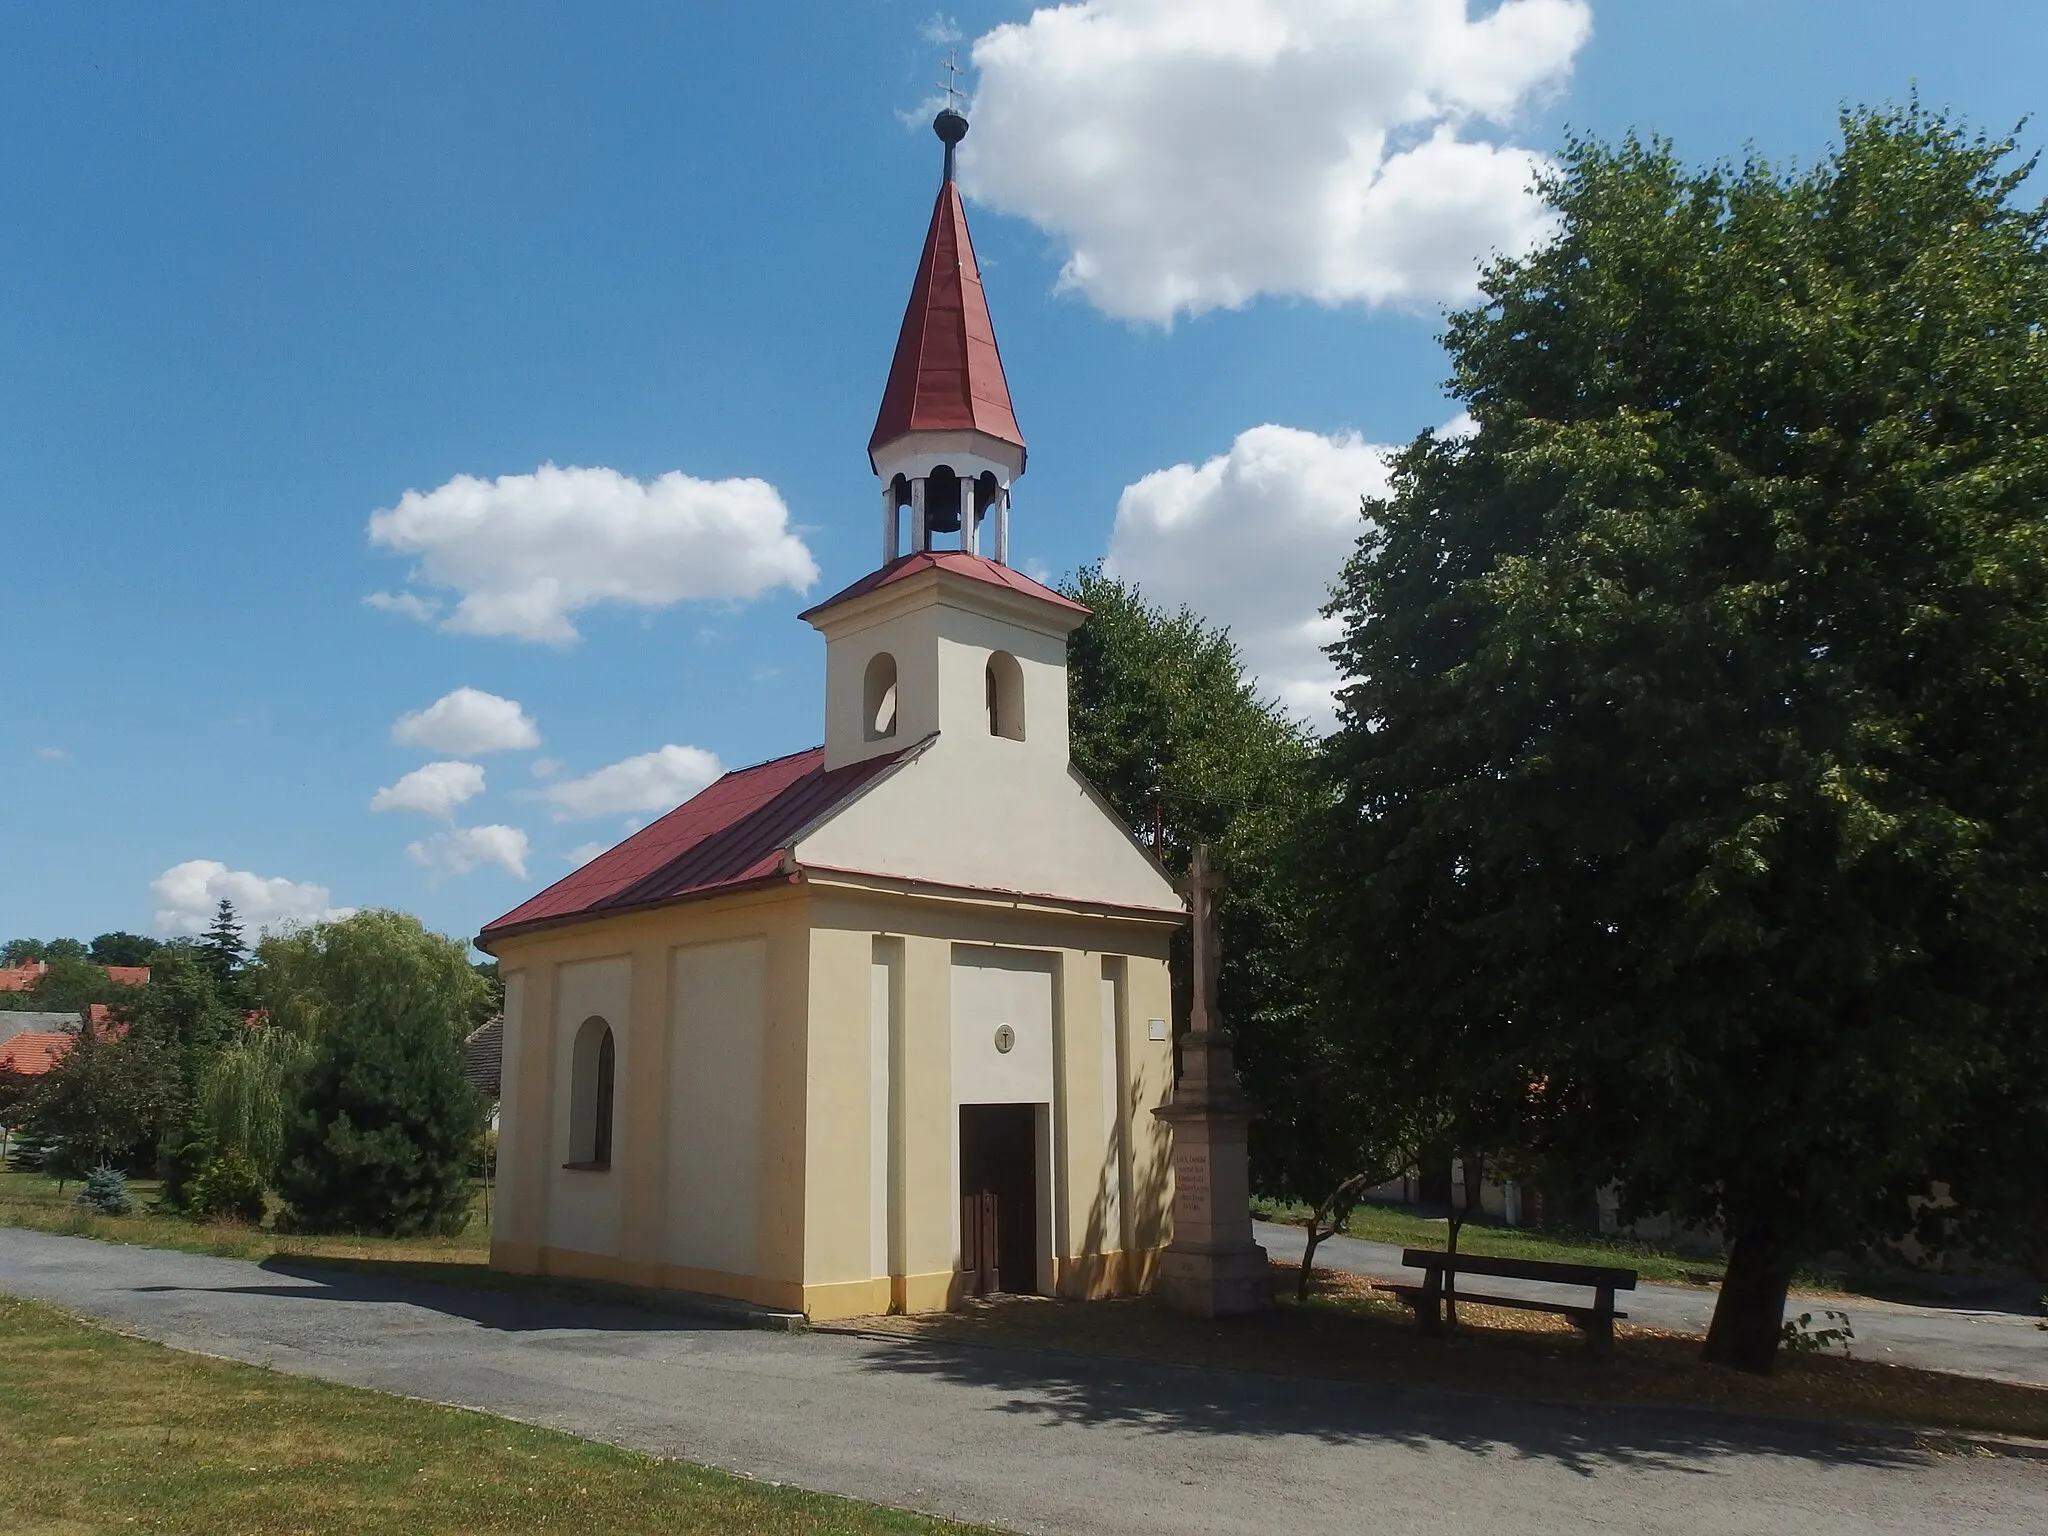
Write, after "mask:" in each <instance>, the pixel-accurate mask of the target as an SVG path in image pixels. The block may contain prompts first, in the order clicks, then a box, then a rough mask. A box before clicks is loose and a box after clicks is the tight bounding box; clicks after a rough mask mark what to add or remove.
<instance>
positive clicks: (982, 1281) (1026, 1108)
mask: <svg viewBox="0 0 2048 1536" xmlns="http://www.w3.org/2000/svg"><path fill="white" fill-rule="evenodd" d="M991 1216H992V1217H993V1221H992V1222H991V1220H990V1217H991ZM991 1225H993V1227H994V1229H995V1230H994V1233H993V1234H992V1235H993V1238H994V1241H993V1242H992V1243H991V1242H990V1241H989V1237H990V1236H991V1234H990V1233H989V1227H990V1226H991ZM960 1247H961V1254H962V1261H961V1268H962V1269H963V1270H965V1271H966V1273H967V1277H968V1288H969V1289H970V1290H972V1291H975V1292H976V1293H985V1292H986V1291H990V1290H1002V1291H1009V1292H1011V1293H1012V1294H1016V1295H1035V1294H1036V1293H1037V1291H1038V1106H1037V1105H1035V1104H962V1105H961V1106H960ZM991 1260H993V1263H991V1262H990V1261H991Z"/></svg>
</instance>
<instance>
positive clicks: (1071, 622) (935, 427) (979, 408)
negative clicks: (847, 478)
mask: <svg viewBox="0 0 2048 1536" xmlns="http://www.w3.org/2000/svg"><path fill="white" fill-rule="evenodd" d="M932 131H933V132H934V133H936V134H937V135H938V136H939V141H940V142H941V143H943V144H944V145H945V146H946V161H945V173H944V175H943V176H942V178H941V179H940V181H939V198H938V204H937V206H936V207H934V208H933V209H932V222H931V228H930V229H929V230H927V231H926V232H925V237H924V253H923V255H922V256H920V257H919V259H918V264H917V277H916V279H915V280H914V281H913V282H912V283H911V286H910V305H909V308H908V309H906V310H905V311H904V315H903V329H902V331H901V333H900V334H899V335H898V336H897V338H896V355H895V358H894V360H893V361H892V362H891V363H890V365H889V383H888V387H887V388H886V389H884V390H883V392H882V409H881V412H880V413H879V414H878V415H877V416H876V418H875V430H874V434H873V435H872V436H871V437H870V438H869V439H868V462H869V463H870V464H871V465H872V466H873V467H874V471H875V473H876V474H877V475H879V476H880V477H881V480H882V564H881V567H880V568H879V569H878V570H875V571H872V572H870V573H869V574H868V575H866V576H863V577H862V578H861V579H860V580H859V581H857V582H855V583H854V584H853V585H852V586H850V587H848V588H847V589H846V590H845V591H843V592H841V593H839V594H837V595H836V596H834V597H830V598H827V599H826V600H825V601H824V602H822V603H820V604H818V606H817V607H815V608H812V609H810V610H808V611H807V612H806V613H805V614H804V615H803V617H804V618H805V619H806V620H807V621H808V622H809V623H810V624H811V625H812V626H813V627H815V628H816V629H817V630H818V631H819V632H820V633H821V634H823V635H824V637H825V766H826V768H827V769H837V768H842V767H845V766H847V765H848V764H851V763H857V762H862V761H865V760H866V759H868V758H872V757H880V756H883V755H886V754H895V753H901V752H903V751H905V750H906V749H908V748H910V747H913V746H916V747H918V749H919V750H920V751H921V752H925V753H927V754H936V758H934V759H933V760H934V761H937V760H941V759H942V760H944V761H945V762H947V763H952V764H957V765H958V771H959V772H960V774H961V775H962V777H961V779H960V782H961V783H962V784H974V785H979V786H987V785H990V784H1000V783H1004V782H1006V781H1007V782H1014V781H1016V780H1017V778H1018V776H1019V775H1025V776H1028V775H1031V774H1037V773H1044V774H1048V775H1051V776H1052V777H1053V778H1054V779H1055V780H1056V781H1057V782H1060V783H1064V782H1066V779H1067V774H1068V768H1069V757H1068V739H1067V636H1068V635H1069V634H1071V633H1072V632H1073V631H1074V629H1075V628H1076V627H1077V626H1078V625H1079V624H1080V623H1081V622H1082V621H1083V620H1084V619H1086V618H1087V617H1088V610H1087V609H1086V608H1084V607H1082V606H1081V605H1080V604H1079V603H1077V602H1074V601H1073V600H1072V599H1071V598H1068V597H1066V596H1064V595H1062V594H1061V593H1058V592H1054V591H1052V590H1051V589H1050V588H1048V587H1046V586H1043V585H1042V584H1040V583H1039V582H1036V581H1033V580H1032V579H1031V578H1030V577H1029V576H1026V575H1025V574H1024V573H1023V572H1022V571H1019V570H1015V569H1013V568H1012V567H1011V565H1010V486H1011V484H1012V483H1013V482H1014V481H1015V480H1016V478H1017V477H1018V476H1019V475H1021V474H1023V473H1024V434H1023V433H1021V432H1019V431H1018V430H1017V414H1016V412H1015V411H1014V410H1012V409H1011V406H1010V386H1009V383H1008V382H1007V381H1006V380H1005V379H1004V377H1003V359H1002V356H1001V354H999V353H998V352H997V351H996V332H995V326H994V325H993V324H991V323H990V321H989V316H988V300H987V298H986V297H985V296H984V295H983V294H982V291H981V273H980V271H979V270H978V269H977V268H976V266H975V262H974V245H973V242H972V241H970V240H969V239H968V236H967V214H966V211H965V209H963V208H962V207H961V204H960V189H959V188H958V187H957V186H955V185H954V182H953V150H954V147H955V146H956V145H958V144H959V142H960V141H961V140H962V139H963V138H965V137H966V136H967V119H966V118H965V117H963V116H961V115H960V113H959V112H958V111H956V110H955V109H954V108H952V107H950V106H949V107H947V108H946V109H945V110H944V111H943V112H941V113H939V115H938V116H937V117H936V118H934V119H933V120H932ZM906 514H908V520H909V529H908V534H909V539H908V543H909V548H908V549H906V548H904V543H905V539H904V534H905V528H904V520H905V515H906ZM985 536H987V541H988V544H989V545H990V546H991V547H990V548H988V549H987V551H986V552H984V549H983V541H984V537H985ZM941 737H943V738H944V740H943V742H941V741H939V740H938V738H941ZM949 771H950V770H949Z"/></svg>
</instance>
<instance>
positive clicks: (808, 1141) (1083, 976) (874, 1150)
mask: <svg viewBox="0 0 2048 1536" xmlns="http://www.w3.org/2000/svg"><path fill="white" fill-rule="evenodd" d="M811 921H812V931H811V937H810V946H811V948H810V966H809V968H810V979H811V988H810V1020H809V1029H808V1041H809V1046H808V1051H809V1083H810V1091H811V1092H810V1100H809V1105H808V1125H807V1128H806V1134H805V1140H804V1146H805V1158H806V1164H807V1168H808V1173H807V1177H806V1180H805V1186H804V1187H805V1208H804V1225H805V1229H806V1241H805V1250H804V1305H805V1310H806V1311H808V1312H809V1313H810V1315H811V1316H813V1317H818V1318H824V1317H845V1316H856V1315H860V1314H863V1313H872V1312H880V1311H883V1310H887V1309H891V1308H894V1309H898V1310H905V1311H925V1310H931V1309H936V1308H941V1307H945V1306H948V1305H951V1304H952V1303H953V1302H954V1301H956V1300H958V1299H959V1290H958V1284H959V1283H958V1278H957V1274H956V1264H957V1260H958V1237H957V1215H956V1205H957V1196H958V1190H957V1174H956V1171H955V1170H956V1164H955V1161H954V1146H953V1143H954V1139H955V1135H956V1109H955V1106H954V1074H953V1063H952V1060H951V1053H952V1048H953V1047H952V1041H953V998H952V976H953V964H954V949H955V947H956V946H961V947H968V946H974V947H981V946H995V947H997V948H1002V949H1012V950H1021V951H1026V952H1030V953H1036V954H1048V955H1050V956H1051V957H1052V958H1053V961H1054V966H1053V974H1054V998H1053V1012H1054V1026H1053V1027H1054V1063H1053V1072H1054V1079H1055V1092H1054V1104H1053V1120H1052V1125H1051V1141H1052V1146H1051V1154H1052V1155H1051V1164H1052V1189H1051V1192H1050V1193H1051V1202H1050V1203H1051V1207H1052V1250H1053V1278H1054V1286H1055V1290H1056V1291H1057V1292H1058V1294H1061V1295H1065V1296H1099V1295H1108V1294H1113V1293H1117V1292H1124V1291H1130V1290H1135V1289H1142V1288H1144V1287H1145V1286H1148V1285H1149V1284H1150V1282H1151V1278H1152V1273H1153V1268H1154V1265H1155V1263H1156V1256H1157V1253H1158V1251H1159V1250H1160V1249H1162V1248H1163V1247H1164V1246H1165V1245H1166V1243H1167V1242H1168V1241H1169V1239H1170V1236H1171V1233H1170V1230H1169V1220H1170V1211H1171V1206H1172V1170H1171V1156H1170V1151H1171V1143H1170V1137H1169V1133H1168V1131H1167V1128H1166V1126H1165V1125H1164V1124H1163V1123H1162V1122H1160V1121H1158V1120H1157V1119H1156V1118H1155V1117H1154V1116H1153V1115H1152V1114H1151V1111H1152V1109H1153V1108H1155V1107H1156V1106H1158V1105H1160V1104H1163V1103H1164V1102H1165V1101H1166V1099H1167V1097H1168V1095H1169V1094H1170V1092H1171V1089H1172V1083H1173V1061H1172V1045H1171V1043H1170V1041H1168V1040H1164V1039H1162V1040H1154V1039H1152V1038H1151V1034H1152V1030H1151V1029H1150V1027H1149V1021H1150V1020H1152V1019H1158V1020H1161V1021H1165V1020H1167V1019H1170V1018H1171V1013H1170V1008H1169V1004H1170V991H1169V983H1168V979H1167V967H1166V954H1167V944H1168V942H1169V937H1170V932H1171V930H1170V928H1168V927H1167V926H1165V925H1163V924H1156V923H1145V922H1134V921H1129V920H1123V919H1118V918H1114V917H1107V916H1084V915H1079V914H1063V913H1058V912H1050V911H1046V910H1043V909H1037V910H1033V909H1026V908H1021V907H1019V906H1016V905H1014V904H1009V903H1002V902H994V901H991V902H977V901H972V900H968V901H954V900H944V899H937V898H932V897H926V896H908V895H901V896H899V895H888V894H869V893H837V894H825V893H823V892H822V891H821V893H820V894H819V895H818V896H817V897H816V898H815V899H814V901H813V904H812V910H811ZM1106 977H1107V978H1108V979H1110V980H1111V982H1112V986H1113V990H1112V991H1111V992H1110V993H1109V994H1108V996H1109V998H1110V999H1113V1000H1114V1002H1115V1004H1116V1006H1115V1007H1114V1008H1113V1009H1112V1010H1111V1011H1110V1013H1109V1015H1108V1017H1105V1000H1106V996H1105V986H1104V982H1105V978H1106ZM1124 1148H1127V1149H1128V1155H1127V1156H1126V1155H1122V1153H1121V1152H1120V1149H1124Z"/></svg>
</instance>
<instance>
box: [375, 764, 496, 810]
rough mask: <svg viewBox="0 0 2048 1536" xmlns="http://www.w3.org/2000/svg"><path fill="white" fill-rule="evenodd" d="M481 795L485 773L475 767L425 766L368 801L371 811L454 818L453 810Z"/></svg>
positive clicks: (457, 765) (473, 765) (455, 765)
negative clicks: (409, 812)
mask: <svg viewBox="0 0 2048 1536" xmlns="http://www.w3.org/2000/svg"><path fill="white" fill-rule="evenodd" d="M483 792H484V771H483V769H482V768H481V767H479V766H478V765H477V764H475V763H428V764H427V765H426V766H425V767H424V768H415V769H413V771H412V772H411V773H408V774H407V775H406V776H405V777H404V778H402V779H400V780H399V781H398V782H397V783H396V784H393V785H390V786H389V787H387V788H385V789H380V790H378V791H377V793H376V794H374V795H373V796H371V797H370V809H371V810H373V811H417V812H419V813H420V814H421V815H422V816H453V815H454V814H455V807H457V806H458V805H460V804H462V802H463V801H465V800H467V799H469V798H470V797H471V796H472V795H480V794H482V793H483Z"/></svg>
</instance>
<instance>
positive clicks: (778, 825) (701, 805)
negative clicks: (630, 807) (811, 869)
mask: <svg viewBox="0 0 2048 1536" xmlns="http://www.w3.org/2000/svg"><path fill="white" fill-rule="evenodd" d="M921 748H922V743H919V744H918V745H915V746H911V747H908V748H906V749H904V750H903V751H901V752H890V753H884V754H883V755H882V756H880V757H872V758H869V759H868V760H867V761H865V762H859V763H850V764H848V765H847V766H846V767H844V768H835V769H833V770H832V771H831V772H830V773H827V772H826V771H825V749H824V748H823V747H813V748H811V749H810V750H809V751H808V752H797V753H794V754H792V755H791V756H789V757H778V758H776V759H774V760H773V761H771V762H766V763H761V764H758V765H757V766H755V767H752V768H740V769H735V770H734V771H733V772H731V773H728V774H727V775H725V777H724V778H722V779H720V780H719V781H718V782H717V783H715V784H713V785H711V786H709V787H708V788H706V789H704V790H702V791H700V792H699V793H698V794H696V795H694V796H692V797H691V798H690V799H688V800H686V801H685V802H683V804H681V805H680V806H678V807H676V809H674V810H673V811H670V812H669V813H668V814H667V815H666V816H664V817H662V818H661V820H659V821H657V822H655V823H653V824H652V825H651V826H646V827H642V828H641V829H640V830H639V831H638V832H635V833H634V834H633V835H632V836H631V837H629V838H627V839H626V840H625V841H624V842H623V843H620V844H619V845H618V847H616V848H613V849H611V850H609V851H608V852H605V853H601V854H599V855H598V856H597V857H596V858H594V859H592V860H591V861H590V862H589V863H588V864H586V865H584V866H583V867H582V868H581V869H579V870H577V871H575V872H574V873H573V874H570V875H566V876H564V877H563V878H562V879H560V880H557V881H556V882H555V883H554V884H553V885H551V886H549V887H548V888H547V889H546V890H544V891H542V892H541V893H540V894H539V895H538V896H535V897H534V898H532V899H531V900H530V901H527V902H525V903H523V904H522V905H520V906H517V907H514V908H513V909H512V910H511V911H510V912H507V913H506V914H505V915H504V916H503V917H501V918H499V919H498V920H497V921H496V922H493V923H490V924H488V925H487V926H486V927H485V928H484V931H483V932H482V933H481V934H479V935H478V938H479V939H481V940H489V939H492V938H494V937H497V936H499V935H502V934H506V933H510V932H512V931H514V930H516V929H520V928H525V927H529V926H531V925H533V924H536V923H555V922H562V921H565V920H567V919H571V918H577V917H586V916H596V915H597V914H599V913H603V912H616V911H621V910H624V909H626V908H629V907H644V906H655V905H659V904H661V903H664V902H671V901H689V900H695V899H699V898H702V897H705V896H714V895H718V894H721V893H723V892H725V891H730V890H736V889H738V888H740V887H742V886H747V885H754V884H759V883H761V882H764V881H769V880H773V879H776V878H778V877H779V875H780V870H781V863H782V855H783V853H784V851H785V850H786V849H787V848H788V847H789V846H790V844H791V843H793V842H794V841H795V840H796V839H797V837H798V836H800V835H801V834H802V833H803V831H804V830H805V829H806V828H808V827H810V826H812V825H813V824H815V823H816V822H818V821H820V820H822V819H823V818H824V817H826V816H828V815H830V814H831V813H832V812H833V811H835V810H837V809H838V808H839V807H840V806H842V805H844V804H845V803H846V802H847V801H849V800H851V799H853V798H854V796H856V795H858V794H859V793H860V792H861V791H862V790H863V789H865V788H867V786H868V785H869V784H871V783H873V782H874V781H875V780H876V779H878V778H880V777H881V776H882V775H883V774H885V773H887V772H888V771H889V770H890V769H892V768H894V767H895V766H896V765H897V764H898V763H900V762H903V761H904V760H905V759H906V758H909V757H910V756H912V755H913V754H915V753H916V752H918V751H919V750H921Z"/></svg>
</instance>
